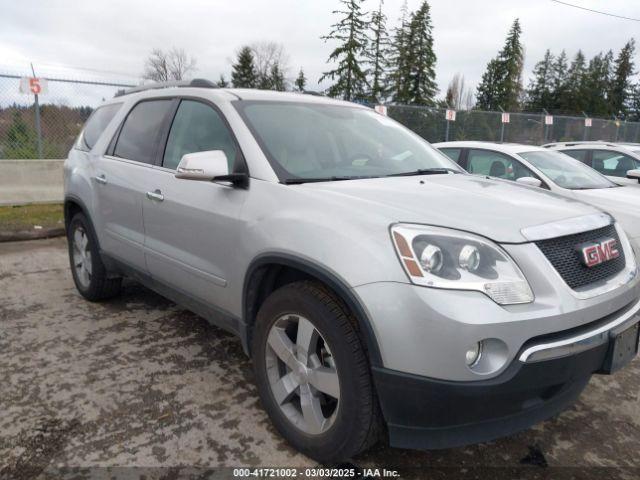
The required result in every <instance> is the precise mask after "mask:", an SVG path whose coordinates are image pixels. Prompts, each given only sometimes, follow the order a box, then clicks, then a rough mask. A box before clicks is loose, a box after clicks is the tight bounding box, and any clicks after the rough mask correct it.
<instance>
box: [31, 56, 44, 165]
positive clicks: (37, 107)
mask: <svg viewBox="0 0 640 480" xmlns="http://www.w3.org/2000/svg"><path fill="white" fill-rule="evenodd" d="M31 73H32V74H33V78H36V72H35V70H34V69H33V63H31ZM33 97H34V99H35V101H34V104H33V106H34V109H35V113H36V136H37V141H38V158H39V159H40V160H42V128H41V127H40V104H39V102H38V94H37V93H34V94H33Z"/></svg>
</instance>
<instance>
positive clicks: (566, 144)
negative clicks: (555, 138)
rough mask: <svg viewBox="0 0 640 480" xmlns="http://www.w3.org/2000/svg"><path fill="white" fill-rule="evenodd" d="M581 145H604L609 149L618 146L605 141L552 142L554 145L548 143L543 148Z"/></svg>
mask: <svg viewBox="0 0 640 480" xmlns="http://www.w3.org/2000/svg"><path fill="white" fill-rule="evenodd" d="M579 145H604V146H607V147H616V146H617V144H615V143H614V142H605V141H603V140H582V141H574V142H571V141H569V142H552V143H546V144H544V145H542V147H545V148H548V147H559V146H565V147H576V146H579Z"/></svg>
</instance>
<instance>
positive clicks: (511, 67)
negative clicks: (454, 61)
mask: <svg viewBox="0 0 640 480" xmlns="http://www.w3.org/2000/svg"><path fill="white" fill-rule="evenodd" d="M521 36H522V28H521V27H520V20H518V19H517V18H516V19H515V21H514V22H513V25H512V26H511V29H510V30H509V33H508V34H507V39H506V41H505V44H504V46H503V47H502V50H500V52H499V53H498V56H497V57H496V58H494V59H493V60H491V61H490V62H489V64H488V65H487V70H486V71H485V73H484V75H483V76H482V80H481V82H480V85H478V95H477V98H478V108H482V109H490V110H496V109H498V107H502V108H504V109H505V110H507V111H515V110H518V109H519V107H520V97H521V96H522V90H523V89H522V67H523V65H524V48H523V46H522V43H521V41H520V37H521Z"/></svg>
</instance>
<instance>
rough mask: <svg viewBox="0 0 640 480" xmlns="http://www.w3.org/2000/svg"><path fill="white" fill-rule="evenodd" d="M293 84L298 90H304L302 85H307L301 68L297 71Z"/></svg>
mask: <svg viewBox="0 0 640 480" xmlns="http://www.w3.org/2000/svg"><path fill="white" fill-rule="evenodd" d="M295 85H296V88H297V89H298V91H300V92H304V87H306V86H307V77H305V76H304V71H303V70H302V69H300V71H299V72H298V77H297V78H296V81H295Z"/></svg>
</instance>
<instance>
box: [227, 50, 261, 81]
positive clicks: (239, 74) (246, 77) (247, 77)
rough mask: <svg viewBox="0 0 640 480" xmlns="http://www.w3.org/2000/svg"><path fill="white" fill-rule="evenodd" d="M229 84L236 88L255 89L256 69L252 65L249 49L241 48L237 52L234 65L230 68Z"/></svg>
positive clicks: (251, 55) (251, 54)
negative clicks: (231, 69)
mask: <svg viewBox="0 0 640 480" xmlns="http://www.w3.org/2000/svg"><path fill="white" fill-rule="evenodd" d="M232 68H233V71H232V72H231V82H232V83H233V86H234V87H236V88H255V87H256V86H258V83H257V80H258V79H257V75H256V67H255V65H254V63H253V53H252V52H251V48H249V47H242V48H241V49H240V51H239V52H238V58H237V60H236V63H234V64H233V66H232Z"/></svg>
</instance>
